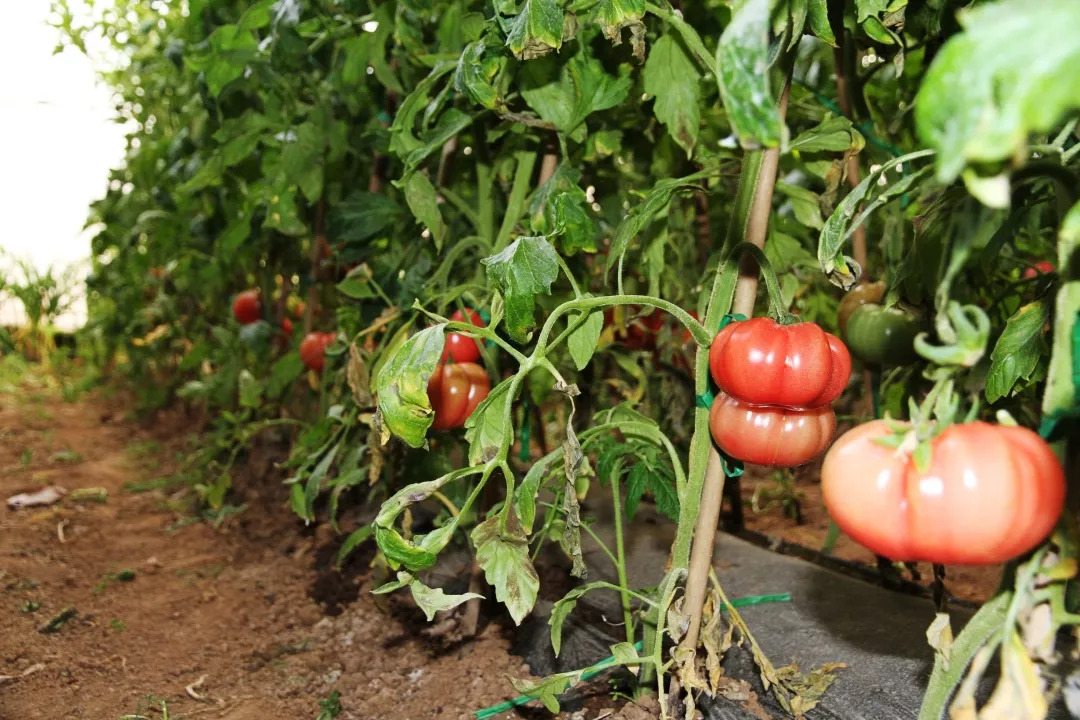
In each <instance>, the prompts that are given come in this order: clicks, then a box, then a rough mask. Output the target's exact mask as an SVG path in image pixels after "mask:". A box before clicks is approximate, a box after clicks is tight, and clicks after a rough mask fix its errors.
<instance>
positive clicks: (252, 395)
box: [239, 368, 263, 408]
mask: <svg viewBox="0 0 1080 720" xmlns="http://www.w3.org/2000/svg"><path fill="white" fill-rule="evenodd" d="M239 388H240V407H246V408H258V407H259V405H261V404H262V390H263V389H262V384H260V383H259V381H258V380H256V379H255V376H254V375H252V374H251V373H250V372H249V371H248V370H247V369H246V368H245V369H243V370H241V371H240V377H239Z"/></svg>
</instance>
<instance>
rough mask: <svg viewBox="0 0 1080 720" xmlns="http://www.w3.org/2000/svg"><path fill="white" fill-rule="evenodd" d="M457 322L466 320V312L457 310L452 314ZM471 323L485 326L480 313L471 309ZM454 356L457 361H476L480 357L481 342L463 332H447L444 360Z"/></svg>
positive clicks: (452, 318) (443, 353)
mask: <svg viewBox="0 0 1080 720" xmlns="http://www.w3.org/2000/svg"><path fill="white" fill-rule="evenodd" d="M450 319H451V320H454V321H456V322H465V313H463V312H461V311H460V310H455V311H454V314H453V315H451V316H450ZM468 321H469V323H470V324H472V325H475V326H476V327H484V321H483V320H481V319H480V313H478V312H476V311H475V310H469V320H468ZM450 358H453V360H454V362H456V363H466V362H476V361H477V360H479V359H480V343H479V342H477V341H476V340H473V339H472V338H471V337H468V336H466V335H463V334H461V333H456V332H452V333H447V334H446V343H445V344H444V345H443V351H442V362H444V363H445V362H446V361H447V360H448V359H450Z"/></svg>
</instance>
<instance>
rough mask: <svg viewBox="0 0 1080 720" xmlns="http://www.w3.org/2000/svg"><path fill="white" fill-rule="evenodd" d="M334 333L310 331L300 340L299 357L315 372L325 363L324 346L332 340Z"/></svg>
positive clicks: (320, 370)
mask: <svg viewBox="0 0 1080 720" xmlns="http://www.w3.org/2000/svg"><path fill="white" fill-rule="evenodd" d="M334 337H335V333H332V332H328V333H321V332H310V333H308V334H307V335H305V336H304V339H303V340H301V341H300V359H301V360H303V361H304V364H305V365H307V366H308V367H309V368H311V369H312V370H314V371H315V372H322V369H323V366H324V365H325V364H326V348H327V347H328V346H329V345H330V344H331V343H333V342H334Z"/></svg>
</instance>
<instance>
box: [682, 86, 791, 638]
mask: <svg viewBox="0 0 1080 720" xmlns="http://www.w3.org/2000/svg"><path fill="white" fill-rule="evenodd" d="M790 90H791V72H790V69H789V70H788V71H787V74H786V77H785V81H784V89H783V91H782V92H781V93H780V101H779V103H778V104H779V108H780V118H781V120H783V118H784V117H785V115H786V114H787V102H788V94H789V91H790ZM761 152H762V157H761V165H760V169H759V170H758V174H757V181H756V183H755V185H754V196H753V200H752V202H751V204H750V211H749V213H748V215H747V224H746V230H745V233H744V236H743V239H744V240H746V241H747V242H749V243H753V244H754V245H757V246H758V247H759V248H760V247H764V246H765V237H766V235H767V234H768V229H769V213H770V212H771V211H772V198H773V190H774V188H775V187H776V171H777V168H778V167H779V166H780V148H779V147H775V148H768V149H767V150H764V151H761ZM747 162H748V163H752V162H753V158H752V157H751V156H747ZM757 286H758V266H757V261H755V260H754V258H752V257H750V256H748V255H743V257H742V259H741V260H740V264H739V279H738V281H737V283H736V285H735V301H734V304H733V306H732V313H735V314H741V315H745V316H746V317H750V316H752V315H753V313H754V302H755V300H756V299H757ZM723 494H724V470H723V465H722V464H721V462H720V455H719V453H718V452H717V450H716V448H715V447H710V448H709V461H708V464H707V465H706V469H705V484H704V487H702V490H701V505H700V507H699V509H698V516H697V523H696V525H695V527H694V544H693V549H692V551H691V555H690V567H689V574H688V577H687V581H686V604H685V605H684V608H685V610H686V612H688V613H689V614H690V625H689V627H688V629H687V632H686V635H685V636H684V637H683V640H682V642H681V643H680V647H681V648H683V649H690V650H694V649H695V648H697V645H698V636H699V635H700V633H701V612H702V608H703V607H704V605H705V596H706V594H707V592H708V588H709V570H710V569H711V568H712V556H713V547H714V545H715V543H716V529H717V524H718V523H719V520H720V501H721V497H722V495H723Z"/></svg>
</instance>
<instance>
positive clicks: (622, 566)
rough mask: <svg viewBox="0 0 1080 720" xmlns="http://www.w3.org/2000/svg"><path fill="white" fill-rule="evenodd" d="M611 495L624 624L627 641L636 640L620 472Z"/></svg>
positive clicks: (612, 482) (613, 483)
mask: <svg viewBox="0 0 1080 720" xmlns="http://www.w3.org/2000/svg"><path fill="white" fill-rule="evenodd" d="M611 496H612V503H613V504H614V508H613V509H614V511H615V554H616V555H617V560H616V562H615V570H616V572H618V575H619V595H620V596H621V597H622V614H623V626H624V627H625V629H626V642H628V643H631V644H632V643H633V642H634V616H633V614H632V613H631V612H630V593H629V592H628V591H629V589H630V585H629V583H627V581H626V552H625V548H624V547H623V531H622V513H623V508H622V497H621V496H620V494H619V474H618V473H613V474H612V476H611Z"/></svg>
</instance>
